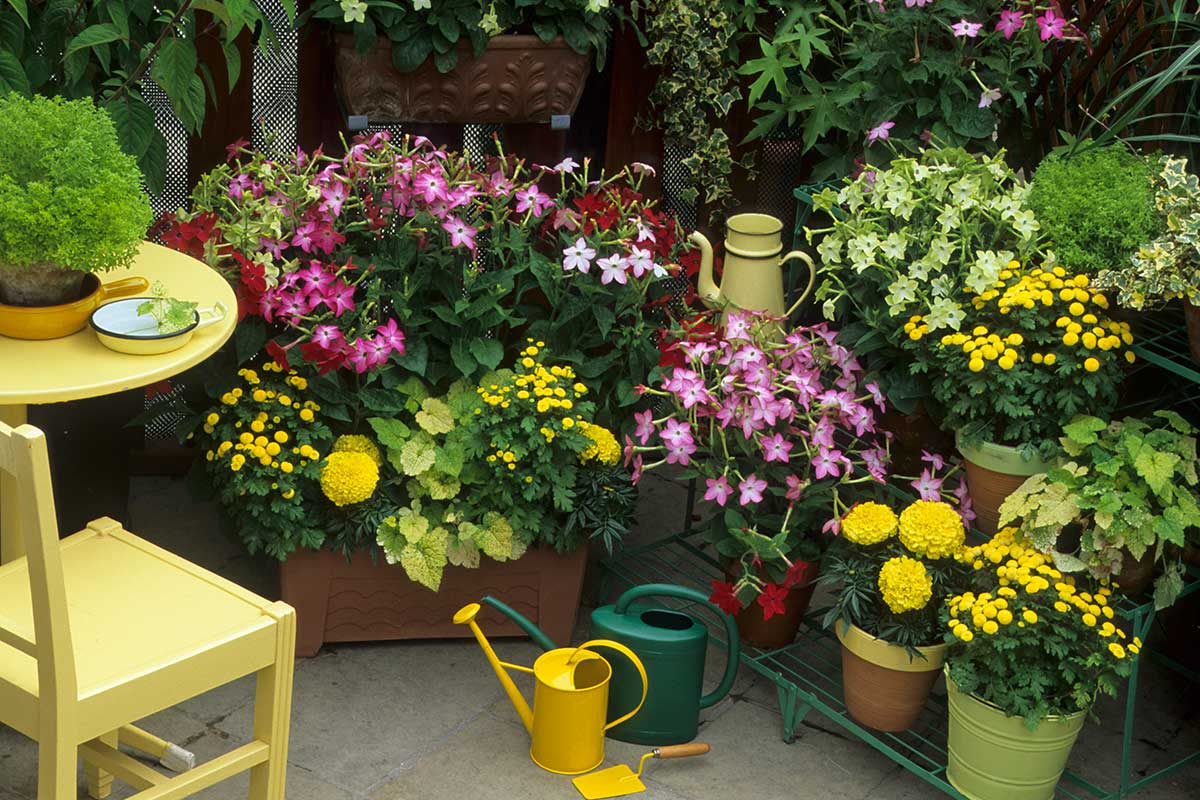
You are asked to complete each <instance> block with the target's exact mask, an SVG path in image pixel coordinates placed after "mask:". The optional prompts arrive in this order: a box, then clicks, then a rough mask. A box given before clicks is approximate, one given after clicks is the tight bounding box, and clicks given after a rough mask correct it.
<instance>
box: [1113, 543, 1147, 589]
mask: <svg viewBox="0 0 1200 800" xmlns="http://www.w3.org/2000/svg"><path fill="white" fill-rule="evenodd" d="M1154 566H1155V562H1154V548H1153V547H1148V548H1146V552H1145V553H1143V554H1142V557H1141V558H1134V557H1133V553H1130V552H1129V551H1128V550H1125V551H1123V552H1122V554H1121V569H1120V570H1119V571H1118V572H1117V574H1116V575H1113V581H1114V582H1116V584H1117V588H1118V589H1119V590H1120V592H1121V594H1123V595H1125V596H1126V597H1136V596H1138V595H1139V594H1141V593H1142V592H1144V591H1146V589H1148V588H1149V587H1150V582H1151V581H1152V580H1154Z"/></svg>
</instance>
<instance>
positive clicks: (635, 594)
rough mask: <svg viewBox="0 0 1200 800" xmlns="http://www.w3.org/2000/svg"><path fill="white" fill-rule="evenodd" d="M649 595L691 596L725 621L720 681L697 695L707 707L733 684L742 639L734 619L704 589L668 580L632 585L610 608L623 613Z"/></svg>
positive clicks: (682, 597)
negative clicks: (725, 646) (725, 652)
mask: <svg viewBox="0 0 1200 800" xmlns="http://www.w3.org/2000/svg"><path fill="white" fill-rule="evenodd" d="M652 595H653V596H658V597H678V598H679V599H681V600H691V601H692V602H694V603H699V604H700V605H703V606H705V607H706V608H708V609H709V610H711V611H712V612H713V613H714V614H716V615H717V616H718V617H719V618H720V620H721V622H722V624H724V625H725V641H726V642H728V645H729V653H728V658H727V659H726V661H725V674H724V675H722V676H721V682H720V684H718V685H717V688H716V689H713V690H712V691H711V692H709V693H708V694H706V695H704V696H703V697H701V698H700V707H701V708H708V707H709V706H712V705H715V704H716V703H717V701H718V700H720V699H721V698H722V697H724V696H725V695H727V694H729V690H730V689H732V688H733V682H734V680H735V679H736V678H737V671H738V666H739V665H740V663H741V655H742V644H741V641H742V640H741V637H740V636H739V635H738V629H737V620H736V619H734V618H733V617H731V616H729V615H728V614H726V613H725V612H724V611H722V610H721V609H719V608H717V607H716V606H715V605H713V604H712V602H711V601H710V600H709V599H708V595H706V594H704V593H703V592H700V591H697V590H696V589H689V588H687V587H686V586H675V585H673V584H670V583H647V584H645V585H643V586H635V587H633V588H632V589H630V590H629V591H627V592H625V594H623V595H621V596H620V597H618V598H617V602H616V604H615V605H614V606H613V611H614V612H615V613H617V614H624V613H625V611H626V609H628V608H629V605H630V603H632V602H633V601H634V600H638V599H640V598H642V597H649V596H652Z"/></svg>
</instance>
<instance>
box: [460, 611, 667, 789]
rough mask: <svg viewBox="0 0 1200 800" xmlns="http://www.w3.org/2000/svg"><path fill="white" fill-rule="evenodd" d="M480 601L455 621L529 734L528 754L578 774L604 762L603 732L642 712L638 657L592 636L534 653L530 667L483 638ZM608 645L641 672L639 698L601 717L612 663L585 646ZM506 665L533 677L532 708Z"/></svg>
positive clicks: (545, 766)
mask: <svg viewBox="0 0 1200 800" xmlns="http://www.w3.org/2000/svg"><path fill="white" fill-rule="evenodd" d="M478 613H479V604H478V603H471V604H470V605H466V606H463V607H462V609H460V610H459V612H458V613H457V614H455V615H454V624H455V625H470V626H471V632H472V633H474V634H475V638H476V639H477V640H478V641H479V646H480V647H482V648H483V654H484V655H485V656H487V660H488V662H490V663H491V665H492V669H494V670H496V677H498V678H499V679H500V684H501V685H502V686H503V687H504V691H505V692H506V693H507V694H508V699H509V700H511V701H512V704H513V707H514V708H515V709H516V710H517V714H518V715H519V716H520V717H521V722H523V723H525V729H526V730H528V731H529V735H530V736H531V737H532V738H533V744H532V746H531V747H530V748H529V757H530V758H532V759H533V763H535V764H537V765H538V766H539V767H541V768H542V769H544V770H546V771H547V772H555V773H558V774H559V775H578V774H580V773H583V772H590V771H592V770H593V769H595V768H596V767H598V766H600V764H601V763H602V762H603V761H604V732H605V731H607V730H608V729H609V728H611V727H613V726H614V725H619V724H621V723H622V722H624V721H625V720H627V719H629V718H630V717H632V716H633V715H634V714H636V713H637V712H639V711H641V709H642V703H644V702H646V689H647V688H648V686H649V682H648V681H647V679H646V670H645V668H644V667H643V666H642V662H641V661H639V660H638V657H637V656H636V655H634V653H633V651H632V650H630V649H629V648H628V647H626V646H625V645H623V644H621V643H619V642H612V641H609V640H607V639H595V640H593V641H590V642H584V643H583V644H581V645H580V646H579V647H560V648H558V649H556V650H550V651H548V652H545V653H542V654H541V655H540V656H538V659H537V661H535V662H533V668H532V669H531V668H529V667H522V666H520V665H519V664H509V663H507V662H505V661H501V660H500V659H499V658H497V656H496V651H494V650H493V649H492V646H491V645H490V644H489V643H488V640H487V637H485V636H484V635H483V631H481V630H480V629H479V625H478V624H477V623H476V622H475V615H476V614H478ZM600 646H603V647H607V648H611V649H613V650H617V651H619V652H620V653H621V654H622V655H624V656H625V657H626V658H628V659H629V660H630V661H632V662H633V665H634V666H635V667H637V671H638V674H639V675H641V677H642V699H641V700H640V701H639V702H638V704H637V708H634V709H631V710H630V712H629V713H628V714H625V715H624V716H621V717H618V718H617V719H614V720H613V721H612V722H608V723H606V722H605V717H606V716H607V713H608V681H609V678H611V677H612V667H611V666H610V665H609V663H608V662H607V661H605V660H604V658H603V657H602V656H600V655H599V654H598V653H594V652H592V651H591V650H589V649H587V648H589V647H600ZM508 669H515V670H519V671H521V672H531V673H533V677H534V679H535V680H536V686H535V688H534V692H533V709H532V710H531V709H530V708H529V704H528V703H527V702H525V698H524V697H522V696H521V690H520V689H518V688H517V686H516V684H514V683H513V681H512V678H511V677H509V675H508V672H507V671H506V670H508Z"/></svg>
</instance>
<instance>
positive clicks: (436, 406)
mask: <svg viewBox="0 0 1200 800" xmlns="http://www.w3.org/2000/svg"><path fill="white" fill-rule="evenodd" d="M416 418H417V424H418V425H420V426H421V430H423V431H425V432H427V433H434V434H438V433H449V432H450V431H452V430H454V415H453V414H452V413H451V412H450V406H448V405H446V404H445V403H444V402H442V401H441V400H438V399H437V398H436V397H426V398H425V399H424V400H422V401H421V410H420V411H418V412H417V414H416Z"/></svg>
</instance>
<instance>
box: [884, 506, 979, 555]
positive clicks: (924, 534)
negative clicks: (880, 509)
mask: <svg viewBox="0 0 1200 800" xmlns="http://www.w3.org/2000/svg"><path fill="white" fill-rule="evenodd" d="M966 535H967V532H966V529H965V528H964V527H963V521H962V517H960V516H959V515H958V512H957V511H955V510H954V509H953V508H952V507H951V506H950V505H949V504H948V503H943V502H941V501H932V500H917V501H916V502H914V503H913V504H912V505H910V506H909V507H908V508H906V509H904V511H902V512H900V542H901V544H903V545H904V546H905V547H907V548H908V550H909V552H912V553H915V554H916V555H919V556H925V557H926V558H932V559H939V558H948V557H950V556H956V555H958V554H959V552H960V551H961V550H962V546H963V541H964V540H965V539H966Z"/></svg>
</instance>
